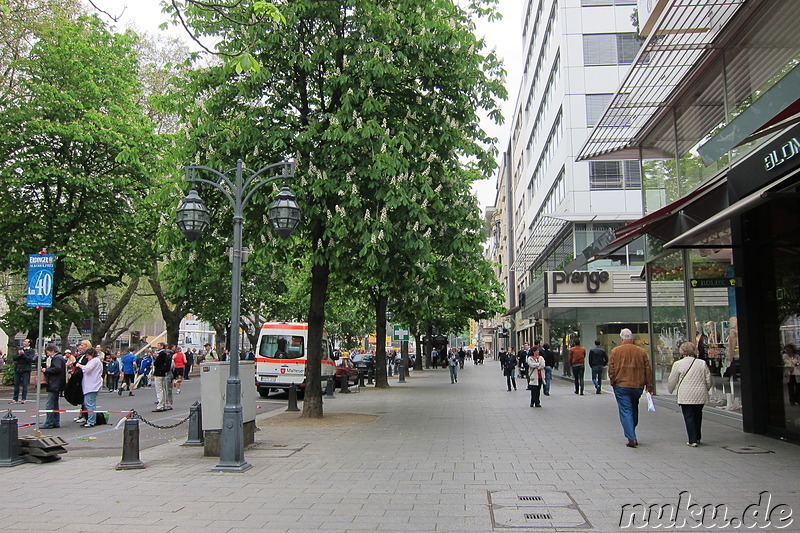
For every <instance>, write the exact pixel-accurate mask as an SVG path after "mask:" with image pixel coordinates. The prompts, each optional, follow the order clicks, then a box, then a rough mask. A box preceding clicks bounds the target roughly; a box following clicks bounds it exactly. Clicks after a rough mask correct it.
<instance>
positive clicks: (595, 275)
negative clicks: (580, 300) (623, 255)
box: [548, 270, 614, 294]
mask: <svg viewBox="0 0 800 533" xmlns="http://www.w3.org/2000/svg"><path fill="white" fill-rule="evenodd" d="M548 274H549V276H550V278H549V279H548V281H549V289H548V292H550V293H551V294H586V293H590V294H592V293H596V292H613V291H614V284H613V283H612V281H611V274H610V273H608V272H606V271H604V270H602V271H594V272H585V271H575V272H571V273H569V274H567V273H566V272H561V271H556V272H549V273H548Z"/></svg>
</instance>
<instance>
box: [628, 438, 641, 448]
mask: <svg viewBox="0 0 800 533" xmlns="http://www.w3.org/2000/svg"><path fill="white" fill-rule="evenodd" d="M638 445H639V441H637V440H636V439H633V440H629V441H628V444H626V445H625V446H627V447H628V448H636V447H637V446H638Z"/></svg>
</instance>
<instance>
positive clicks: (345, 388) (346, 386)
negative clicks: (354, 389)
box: [339, 374, 351, 394]
mask: <svg viewBox="0 0 800 533" xmlns="http://www.w3.org/2000/svg"><path fill="white" fill-rule="evenodd" d="M339 379H340V381H341V385H342V388H341V390H340V391H339V392H341V393H342V394H350V392H351V391H350V383H348V382H349V381H350V380H349V379H347V374H342V377H341V378H339Z"/></svg>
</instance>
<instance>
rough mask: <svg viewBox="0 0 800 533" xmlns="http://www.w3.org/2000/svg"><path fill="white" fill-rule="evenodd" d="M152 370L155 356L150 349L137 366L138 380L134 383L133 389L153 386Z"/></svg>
mask: <svg viewBox="0 0 800 533" xmlns="http://www.w3.org/2000/svg"><path fill="white" fill-rule="evenodd" d="M152 370H153V354H152V353H151V352H150V350H149V349H148V350H147V352H145V354H144V356H143V357H142V360H141V361H140V362H139V363H138V364H137V369H136V379H135V380H134V381H133V388H134V389H138V388H139V387H149V386H150V385H151V383H150V379H149V377H150V372H151V371H152Z"/></svg>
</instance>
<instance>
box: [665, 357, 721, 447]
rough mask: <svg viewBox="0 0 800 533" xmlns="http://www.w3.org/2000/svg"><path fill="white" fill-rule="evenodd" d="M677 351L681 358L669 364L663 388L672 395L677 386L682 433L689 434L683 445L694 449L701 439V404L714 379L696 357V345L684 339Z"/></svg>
mask: <svg viewBox="0 0 800 533" xmlns="http://www.w3.org/2000/svg"><path fill="white" fill-rule="evenodd" d="M680 353H681V355H682V356H683V358H682V359H681V360H680V361H678V362H676V363H675V364H673V365H672V371H671V372H670V374H669V381H668V382H667V390H669V393H670V394H672V391H674V390H676V389H677V391H678V405H680V406H681V411H682V412H683V421H684V422H685V423H686V434H687V435H688V437H689V442H687V443H686V445H687V446H691V447H692V448H696V447H697V445H698V444H700V439H701V438H702V430H701V426H702V424H703V407H704V406H705V404H707V403H708V391H709V390H711V387H712V385H713V384H714V381H713V380H712V379H711V371H710V370H709V369H708V365H707V364H706V363H705V362H704V361H700V360H698V359H697V348H695V345H694V344H692V343H691V342H684V343H683V344H681V347H680Z"/></svg>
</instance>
